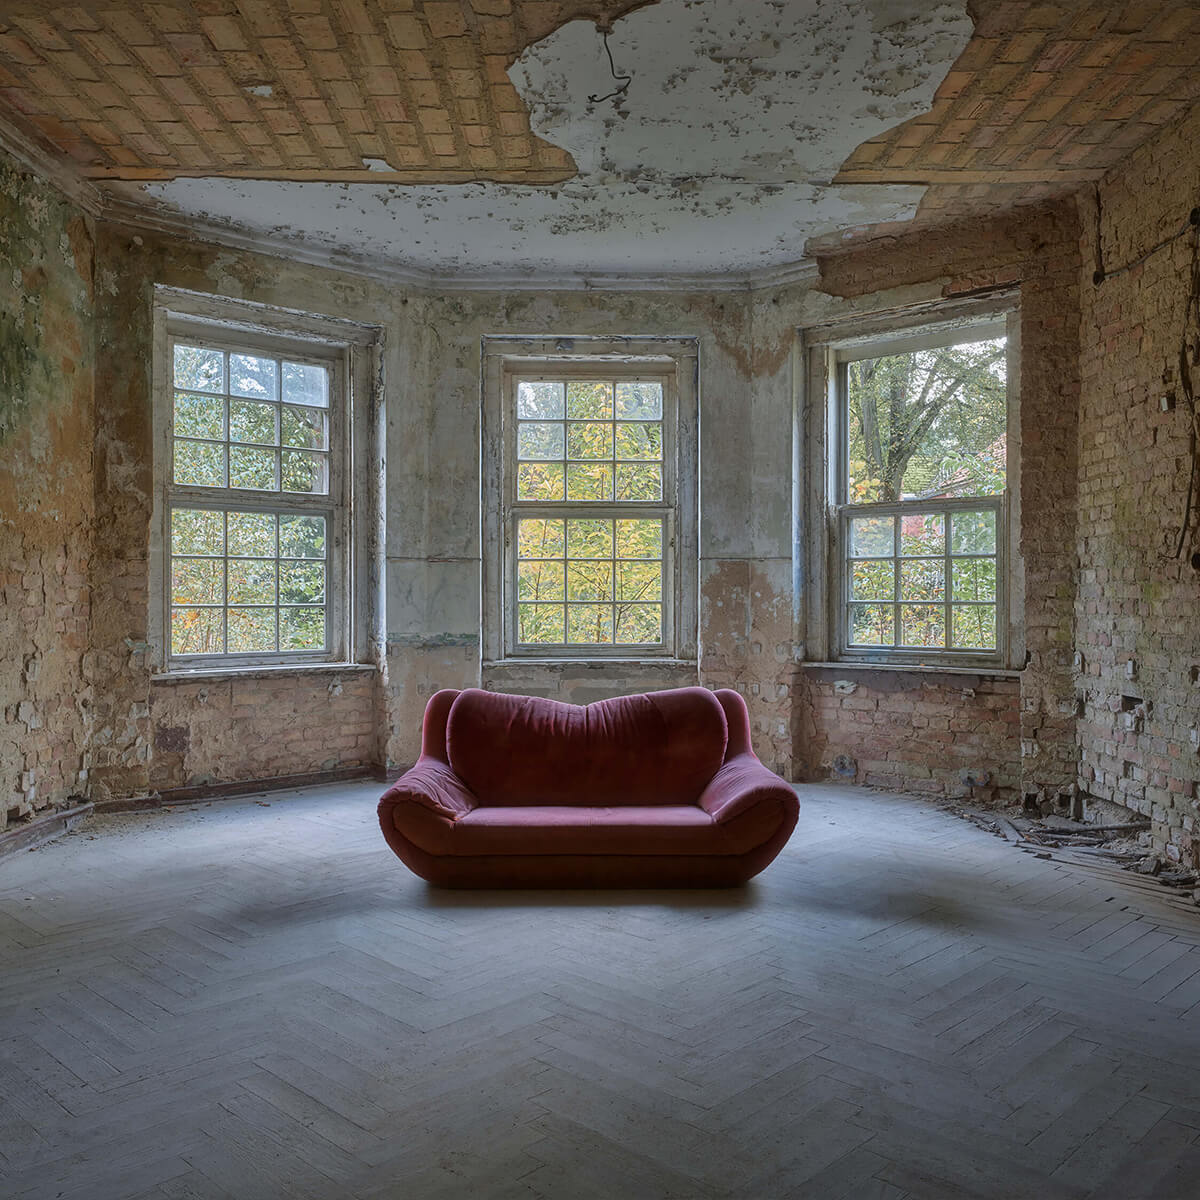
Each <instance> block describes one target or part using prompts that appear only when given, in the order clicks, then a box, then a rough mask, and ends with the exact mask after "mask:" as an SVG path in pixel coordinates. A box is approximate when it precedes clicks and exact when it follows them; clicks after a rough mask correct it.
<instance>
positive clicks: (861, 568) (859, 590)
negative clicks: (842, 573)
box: [850, 559, 896, 600]
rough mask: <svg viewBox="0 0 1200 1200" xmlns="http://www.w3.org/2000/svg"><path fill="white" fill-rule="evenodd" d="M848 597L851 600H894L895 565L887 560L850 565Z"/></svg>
mask: <svg viewBox="0 0 1200 1200" xmlns="http://www.w3.org/2000/svg"><path fill="white" fill-rule="evenodd" d="M850 597H851V599H853V600H894V599H895V597H896V564H895V563H894V562H893V561H892V560H891V559H887V560H885V561H883V562H881V561H879V560H878V559H864V560H863V561H862V562H852V563H851V564H850Z"/></svg>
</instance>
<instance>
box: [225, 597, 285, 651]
mask: <svg viewBox="0 0 1200 1200" xmlns="http://www.w3.org/2000/svg"><path fill="white" fill-rule="evenodd" d="M274 649H275V610H274V609H273V608H231V609H230V610H229V653H230V654H256V653H262V652H263V651H270V650H274Z"/></svg>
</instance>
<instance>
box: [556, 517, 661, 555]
mask: <svg viewBox="0 0 1200 1200" xmlns="http://www.w3.org/2000/svg"><path fill="white" fill-rule="evenodd" d="M627 523H628V522H621V521H618V522H617V524H618V525H620V524H627ZM643 524H658V522H643ZM612 553H613V523H612V522H611V521H604V520H595V521H592V520H579V521H568V522H567V557H568V558H612ZM626 557H632V555H627V556H626Z"/></svg>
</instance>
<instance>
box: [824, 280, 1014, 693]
mask: <svg viewBox="0 0 1200 1200" xmlns="http://www.w3.org/2000/svg"><path fill="white" fill-rule="evenodd" d="M801 336H802V346H803V350H804V352H805V357H806V359H807V369H806V372H805V380H804V405H803V417H802V434H803V436H804V439H805V440H806V441H807V444H808V447H809V453H808V455H807V468H808V469H807V475H808V481H807V482H808V487H807V498H806V504H805V511H806V513H807V518H808V519H807V521H806V526H807V539H806V544H805V547H804V548H805V550H806V560H807V563H808V570H807V571H806V572H805V584H806V592H807V597H808V604H807V606H806V612H805V623H804V624H805V628H804V634H805V639H804V640H805V657H806V659H808V660H809V661H826V662H842V663H862V664H867V665H870V664H877V665H896V666H941V667H960V668H966V669H979V670H988V669H991V670H1005V669H1018V668H1020V667H1021V666H1023V665H1024V658H1025V645H1024V622H1023V603H1022V600H1023V570H1022V564H1021V559H1020V553H1019V524H1020V504H1019V496H1020V471H1021V464H1020V314H1019V309H1018V306H1017V295H1016V294H1015V293H1013V292H1010V291H1006V292H1002V293H993V294H992V295H990V296H987V297H983V298H980V299H977V300H970V301H964V302H958V303H939V304H932V305H926V306H920V307H918V308H915V309H908V310H903V311H899V312H890V313H885V314H875V315H871V316H866V317H863V318H860V319H858V320H857V321H850V320H846V321H839V322H836V323H832V324H830V325H827V326H821V327H817V328H814V329H809V330H805V331H803V333H802V335H801ZM999 336H1003V337H1005V338H1006V339H1007V343H1006V368H1007V370H1006V386H1007V435H1006V441H1007V450H1006V454H1007V466H1006V488H1005V491H1004V493H1003V494H1002V495H999V496H979V497H974V498H955V499H952V500H913V501H899V502H887V503H876V504H851V503H849V502H848V500H847V490H848V481H847V479H846V461H847V424H848V422H847V419H846V407H847V395H846V383H845V380H846V365H847V364H848V363H850V362H854V361H858V360H861V359H864V358H875V357H881V356H884V355H892V354H902V353H907V352H910V351H916V350H922V349H929V348H932V347H936V346H944V345H952V344H954V343H956V342H966V341H971V340H975V339H979V340H982V339H984V338H987V337H999ZM985 509H990V510H993V511H994V512H995V513H996V540H997V595H996V643H997V644H996V648H995V650H978V649H963V650H958V649H954V648H945V649H927V648H915V647H900V646H898V647H878V646H872V647H865V646H858V645H851V644H850V641H849V636H848V631H847V628H846V626H847V617H848V606H849V582H850V581H849V574H850V572H849V568H848V563H849V523H850V519H851V517H855V516H858V517H862V516H886V515H894V514H897V513H903V512H912V513H917V512H923V513H935V512H941V513H945V514H951V513H953V512H955V511H983V510H985ZM947 532H948V531H947ZM946 553H947V556H948V555H949V546H947V550H946ZM948 585H949V575H947V586H948Z"/></svg>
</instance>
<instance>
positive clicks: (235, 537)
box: [228, 512, 275, 558]
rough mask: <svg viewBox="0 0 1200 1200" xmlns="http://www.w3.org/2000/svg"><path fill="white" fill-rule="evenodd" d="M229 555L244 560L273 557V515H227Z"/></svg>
mask: <svg viewBox="0 0 1200 1200" xmlns="http://www.w3.org/2000/svg"><path fill="white" fill-rule="evenodd" d="M228 520H229V553H230V554H236V555H241V556H243V557H245V558H274V557H275V514H274V513H240V512H231V513H230V514H229V518H228Z"/></svg>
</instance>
